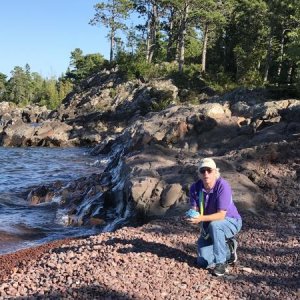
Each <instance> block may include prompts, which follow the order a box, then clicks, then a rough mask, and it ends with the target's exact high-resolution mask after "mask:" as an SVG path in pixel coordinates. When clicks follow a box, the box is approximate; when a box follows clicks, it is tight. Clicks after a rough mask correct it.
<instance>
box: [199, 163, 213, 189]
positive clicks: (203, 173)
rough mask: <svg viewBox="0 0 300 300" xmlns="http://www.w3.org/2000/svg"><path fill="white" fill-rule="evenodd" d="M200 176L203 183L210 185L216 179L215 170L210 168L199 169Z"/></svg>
mask: <svg viewBox="0 0 300 300" xmlns="http://www.w3.org/2000/svg"><path fill="white" fill-rule="evenodd" d="M199 173H200V178H201V179H202V181H203V182H204V184H205V185H208V186H210V187H212V186H213V185H214V184H215V181H216V170H215V169H211V168H207V167H205V168H201V169H200V170H199Z"/></svg>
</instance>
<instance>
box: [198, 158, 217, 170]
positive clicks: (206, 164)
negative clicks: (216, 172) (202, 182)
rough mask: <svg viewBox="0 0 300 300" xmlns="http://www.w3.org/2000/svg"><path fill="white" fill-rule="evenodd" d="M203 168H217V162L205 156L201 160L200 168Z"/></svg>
mask: <svg viewBox="0 0 300 300" xmlns="http://www.w3.org/2000/svg"><path fill="white" fill-rule="evenodd" d="M202 168H210V169H216V168H217V166H216V163H215V161H214V160H213V159H212V158H203V159H201V160H200V163H199V167H198V170H200V169H202Z"/></svg>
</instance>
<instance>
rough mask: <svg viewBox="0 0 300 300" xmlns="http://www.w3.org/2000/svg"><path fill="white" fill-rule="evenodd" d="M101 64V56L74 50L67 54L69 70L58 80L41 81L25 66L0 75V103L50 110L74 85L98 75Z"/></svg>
mask: <svg viewBox="0 0 300 300" xmlns="http://www.w3.org/2000/svg"><path fill="white" fill-rule="evenodd" d="M104 62H105V59H104V57H103V56H102V55H101V54H87V55H84V54H83V52H82V50H81V49H79V48H76V49H75V50H74V51H72V52H71V56H70V66H69V68H68V69H67V70H66V73H65V74H62V75H61V76H60V77H58V78H55V77H52V78H43V77H42V76H41V75H40V74H39V73H36V72H31V70H30V66H29V64H26V65H25V67H20V66H16V67H14V69H13V70H12V71H11V77H10V78H7V76H6V75H5V74H3V73H1V72H0V102H1V101H8V102H14V103H16V104H18V105H20V106H26V105H28V104H36V105H45V106H47V107H48V108H50V109H54V108H56V107H57V106H58V105H60V104H61V101H62V100H63V99H64V98H65V97H66V95H67V94H68V93H69V92H70V91H71V90H72V89H73V87H74V85H76V84H78V83H79V82H80V81H81V80H82V79H84V78H86V77H87V76H89V75H91V74H93V73H96V72H98V71H99V70H100V69H101V68H102V64H103V63H104Z"/></svg>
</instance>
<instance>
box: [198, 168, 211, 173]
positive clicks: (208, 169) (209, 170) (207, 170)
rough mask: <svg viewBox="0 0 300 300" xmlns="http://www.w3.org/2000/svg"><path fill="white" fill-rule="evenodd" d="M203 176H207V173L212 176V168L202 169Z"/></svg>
mask: <svg viewBox="0 0 300 300" xmlns="http://www.w3.org/2000/svg"><path fill="white" fill-rule="evenodd" d="M199 172H200V173H201V174H205V172H207V173H208V174H210V173H211V172H212V169H211V168H201V169H200V171H199Z"/></svg>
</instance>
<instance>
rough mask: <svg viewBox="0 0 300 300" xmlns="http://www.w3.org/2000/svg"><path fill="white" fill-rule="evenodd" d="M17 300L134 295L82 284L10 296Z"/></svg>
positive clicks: (117, 299) (105, 299) (118, 299)
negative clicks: (39, 292) (62, 289)
mask: <svg viewBox="0 0 300 300" xmlns="http://www.w3.org/2000/svg"><path fill="white" fill-rule="evenodd" d="M10 299H15V300H21V299H22V300H25V299H26V300H39V299H40V300H42V299H47V300H57V299H87V300H89V299H101V300H132V299H136V297H134V295H128V294H127V293H124V292H118V291H114V290H111V289H108V288H106V287H103V286H101V285H89V286H82V287H80V288H67V289H66V290H65V291H51V292H49V293H45V294H44V295H41V294H34V295H31V296H27V297H15V298H10Z"/></svg>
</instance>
